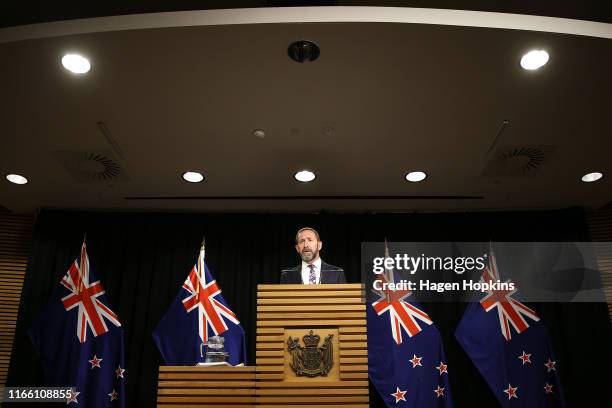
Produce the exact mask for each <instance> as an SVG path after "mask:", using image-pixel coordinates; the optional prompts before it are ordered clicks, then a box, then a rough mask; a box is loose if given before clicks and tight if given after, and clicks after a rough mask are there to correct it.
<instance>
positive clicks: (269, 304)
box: [157, 284, 368, 408]
mask: <svg viewBox="0 0 612 408" xmlns="http://www.w3.org/2000/svg"><path fill="white" fill-rule="evenodd" d="M257 289H258V291H257V354H256V366H255V367H224V368H214V367H160V372H159V384H158V386H159V388H158V399H157V402H158V406H159V407H172V406H175V407H178V406H179V405H177V404H181V405H180V406H181V407H183V408H184V407H187V406H189V407H196V406H203V407H223V408H232V407H254V406H257V407H268V408H278V407H295V408H311V407H312V408H314V407H344V408H367V407H368V357H367V335H366V312H365V310H366V309H365V302H364V299H363V297H364V294H363V286H362V285H361V284H342V285H258V288H257ZM311 331H312V333H311ZM326 340H327V341H326ZM290 346H291V347H290ZM290 348H291V350H290ZM317 359H318V360H321V361H324V362H325V363H321V364H320V365H319V363H318V360H317ZM330 363H331V364H330ZM292 366H293V367H296V368H298V369H297V371H298V372H300V373H301V374H300V375H298V374H296V370H294V368H292ZM313 367H314V368H313ZM321 373H322V374H323V375H321ZM183 404H189V405H183Z"/></svg>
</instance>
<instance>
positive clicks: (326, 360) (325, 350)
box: [287, 330, 334, 377]
mask: <svg viewBox="0 0 612 408" xmlns="http://www.w3.org/2000/svg"><path fill="white" fill-rule="evenodd" d="M333 336H334V335H333V334H329V335H328V336H327V337H325V340H324V341H323V345H322V346H321V347H319V342H320V341H321V336H319V335H318V334H314V333H313V331H312V330H310V333H308V334H306V335H304V336H303V337H302V341H303V342H304V346H305V347H302V346H301V345H300V342H299V339H298V338H297V337H296V338H291V336H289V339H288V340H287V346H288V350H289V352H290V353H291V357H292V362H291V364H290V365H291V368H292V369H293V372H294V373H295V375H297V376H298V377H303V376H306V377H317V376H319V375H321V376H326V375H327V374H328V373H329V371H330V370H331V368H332V366H333V364H334V362H333V356H334V355H333V353H334V350H333V344H332V337H333Z"/></svg>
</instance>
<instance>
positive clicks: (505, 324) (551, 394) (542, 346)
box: [455, 253, 565, 408]
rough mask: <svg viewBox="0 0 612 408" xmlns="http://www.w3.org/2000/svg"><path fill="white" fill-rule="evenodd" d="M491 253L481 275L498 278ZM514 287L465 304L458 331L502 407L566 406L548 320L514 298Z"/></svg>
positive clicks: (466, 349)
mask: <svg viewBox="0 0 612 408" xmlns="http://www.w3.org/2000/svg"><path fill="white" fill-rule="evenodd" d="M499 280H500V276H499V272H498V270H497V265H496V262H495V257H494V255H493V253H491V256H490V257H489V265H488V266H487V267H485V269H484V271H483V275H482V281H483V282H497V281H499ZM515 293H516V290H513V291H510V290H490V291H488V292H487V293H486V294H484V295H483V296H482V299H480V301H479V302H473V303H470V304H469V305H468V307H467V308H466V311H465V313H464V314H463V317H462V318H461V321H460V322H459V326H457V330H456V331H455V337H456V338H457V340H458V341H459V343H460V344H461V346H462V347H463V349H464V350H465V351H466V353H467V354H468V356H469V357H470V359H471V360H472V362H473V363H474V365H475V366H476V368H478V371H480V374H481V375H482V376H483V378H484V380H485V381H486V383H487V385H488V386H489V388H490V389H491V391H492V392H493V394H494V395H495V397H496V398H497V400H498V401H499V403H500V404H501V406H502V407H529V408H534V407H535V408H537V407H563V406H565V402H564V398H563V391H562V389H561V384H560V381H559V376H558V373H557V369H558V363H557V362H556V361H555V357H554V355H553V352H552V346H551V343H550V339H549V336H548V331H547V330H546V326H544V324H543V323H542V322H541V320H540V318H539V317H538V315H537V314H536V312H535V311H533V310H532V309H530V308H529V307H527V306H526V305H524V304H523V303H521V302H519V301H518V300H516V299H515V298H514V297H513V295H514V294H515Z"/></svg>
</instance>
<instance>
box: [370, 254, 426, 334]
mask: <svg viewBox="0 0 612 408" xmlns="http://www.w3.org/2000/svg"><path fill="white" fill-rule="evenodd" d="M388 257H389V249H388V248H387V247H386V246H385V258H388ZM379 280H380V281H381V283H386V282H388V283H394V282H395V279H394V277H393V270H392V269H386V270H385V272H384V273H383V274H381V275H380V278H379ZM372 290H373V291H374V292H375V293H376V294H377V295H378V296H379V299H378V300H376V301H374V302H372V308H373V309H374V311H375V312H376V313H377V314H378V315H379V316H380V315H382V314H384V313H386V312H389V321H390V323H391V333H392V336H393V340H395V343H397V344H402V330H403V331H405V332H406V333H408V336H409V337H412V336H414V335H415V334H418V333H419V332H420V331H421V326H419V323H418V322H417V319H418V320H420V321H422V322H424V323H425V324H432V323H433V321H432V320H431V318H430V317H429V316H428V315H427V313H425V312H424V311H422V310H421V309H419V308H418V307H417V306H415V305H414V304H411V303H409V302H408V301H407V300H406V299H407V298H408V297H409V296H410V295H411V294H412V292H411V291H409V290H388V289H387V290H375V289H372Z"/></svg>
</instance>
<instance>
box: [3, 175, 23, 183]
mask: <svg viewBox="0 0 612 408" xmlns="http://www.w3.org/2000/svg"><path fill="white" fill-rule="evenodd" d="M6 179H7V180H8V181H10V182H11V183H13V184H26V183H27V182H28V179H27V178H25V177H23V176H21V175H19V174H7V175H6Z"/></svg>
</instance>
